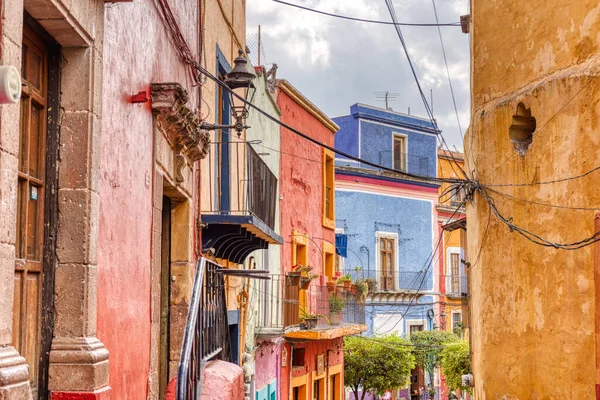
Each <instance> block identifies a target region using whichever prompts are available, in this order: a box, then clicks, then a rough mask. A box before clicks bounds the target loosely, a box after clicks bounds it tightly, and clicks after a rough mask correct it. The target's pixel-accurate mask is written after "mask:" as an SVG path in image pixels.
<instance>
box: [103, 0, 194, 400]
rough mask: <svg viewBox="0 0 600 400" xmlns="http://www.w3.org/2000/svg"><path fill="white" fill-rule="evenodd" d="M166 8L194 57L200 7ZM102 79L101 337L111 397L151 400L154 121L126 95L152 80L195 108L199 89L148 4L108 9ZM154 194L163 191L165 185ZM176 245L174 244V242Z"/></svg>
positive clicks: (147, 110)
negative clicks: (182, 94) (178, 88)
mask: <svg viewBox="0 0 600 400" xmlns="http://www.w3.org/2000/svg"><path fill="white" fill-rule="evenodd" d="M171 7H172V10H173V13H174V14H175V18H176V19H177V21H178V23H179V26H180V28H181V31H182V32H183V35H184V36H185V39H186V41H187V43H188V45H189V46H190V48H191V49H192V51H194V49H196V48H197V28H196V27H197V20H198V15H197V13H198V3H197V2H196V1H192V0H186V1H182V2H177V4H176V5H175V4H174V3H171ZM140 27H143V35H140V32H141V31H140V29H141V28H140ZM104 76H105V86H104V93H103V117H104V121H105V123H104V125H103V131H102V160H101V165H100V194H101V195H100V216H101V218H100V227H99V256H98V258H99V277H98V303H99V307H98V331H99V333H98V336H99V337H100V338H101V340H103V341H104V342H105V344H106V347H107V348H108V349H109V350H110V352H111V359H110V363H111V365H110V368H111V374H110V382H111V386H112V388H113V398H119V399H146V398H147V397H148V396H150V397H151V398H156V397H155V396H157V394H156V393H154V392H153V389H152V387H153V385H154V383H153V382H156V379H157V377H156V371H155V370H154V371H153V373H151V367H150V365H151V357H155V356H156V355H155V354H154V353H156V352H157V351H158V348H157V347H156V346H154V347H152V348H151V327H153V329H154V330H155V329H156V328H157V319H156V318H153V317H152V316H151V302H150V299H151V287H152V285H154V286H153V287H154V288H155V289H154V290H153V292H155V293H156V288H158V293H160V282H159V276H151V258H150V256H151V244H152V232H151V226H152V206H153V181H154V180H155V177H154V154H153V152H154V148H153V135H154V130H153V117H152V113H151V110H150V103H146V104H144V105H142V106H141V107H140V106H137V105H135V104H131V103H130V102H129V96H131V95H132V94H135V93H137V92H139V91H142V90H145V91H147V93H148V94H150V92H149V85H150V83H151V82H179V83H180V84H182V85H183V86H184V87H185V88H186V89H187V90H188V94H189V95H190V104H191V105H195V104H197V91H196V90H195V89H193V88H192V87H191V85H189V80H188V77H187V75H186V70H185V68H184V65H183V64H182V63H181V61H180V60H179V58H178V56H177V55H176V53H175V51H174V46H173V44H172V43H171V39H170V37H169V36H168V35H167V32H166V31H165V28H164V26H163V23H162V21H161V19H160V16H159V14H158V10H157V9H156V7H155V5H154V3H153V2H151V1H139V0H136V1H134V2H133V3H121V4H117V5H114V6H112V7H108V8H107V10H106V29H105V55H104ZM154 184H156V182H154ZM159 184H160V185H162V180H161V181H160V182H159ZM158 189H159V190H160V193H162V187H161V188H158ZM161 201H162V200H160V199H159V201H158V203H160V202H161ZM158 203H157V204H158ZM158 215H159V217H160V213H159V214H158ZM188 219H189V218H188ZM185 239H186V240H185V242H186V243H180V244H179V245H180V246H182V245H183V246H186V245H187V246H189V245H190V244H189V238H185ZM173 242H174V243H176V244H177V243H179V242H178V238H173ZM158 245H160V241H158ZM158 251H160V248H159V249H158ZM149 375H150V382H151V383H150V391H151V392H152V393H151V394H149V393H148V390H149Z"/></svg>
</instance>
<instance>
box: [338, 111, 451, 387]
mask: <svg viewBox="0 0 600 400" xmlns="http://www.w3.org/2000/svg"><path fill="white" fill-rule="evenodd" d="M333 120H334V121H335V122H336V123H337V124H338V125H339V126H340V131H339V132H338V133H337V134H336V141H335V146H336V149H339V150H341V151H342V152H345V153H347V154H349V155H352V156H355V157H359V158H361V159H363V160H365V161H368V162H371V163H373V164H377V165H382V166H384V167H387V168H393V169H395V170H398V171H402V172H405V173H409V174H412V175H413V177H408V176H406V175H401V174H399V173H395V172H388V171H384V170H381V169H377V168H374V167H372V166H369V165H366V164H363V163H357V162H355V161H353V160H351V159H348V158H345V157H342V156H338V157H337V158H336V227H337V232H338V233H339V234H341V235H344V236H345V237H346V240H347V251H348V253H347V257H346V258H345V259H343V260H340V262H339V263H340V264H343V267H342V269H343V271H344V273H349V274H351V275H352V276H353V277H354V278H355V279H358V278H369V279H371V280H372V281H373V282H374V285H373V287H372V288H371V289H370V290H369V293H368V296H367V299H366V314H367V323H368V325H369V330H368V334H369V335H378V334H389V333H397V334H400V335H406V336H408V335H410V333H411V332H414V331H415V330H429V329H433V328H434V325H436V323H437V322H436V321H437V320H438V319H439V314H438V313H439V307H438V304H437V301H438V296H437V293H438V288H439V281H438V278H439V277H438V275H437V268H438V265H437V263H438V258H437V256H436V255H437V251H436V247H437V244H438V240H439V235H440V232H439V229H438V221H437V210H436V205H437V198H438V185H436V184H432V183H430V182H427V181H425V180H424V179H419V178H418V176H421V177H435V176H436V173H437V143H436V141H437V137H436V131H435V130H434V128H433V126H432V124H431V123H430V122H429V121H426V120H424V119H421V118H418V117H415V116H410V115H406V114H401V113H397V112H393V111H389V110H384V109H380V108H377V107H372V106H368V105H363V104H355V105H353V106H351V107H350V114H349V115H347V116H342V117H338V118H334V119H333ZM414 375H415V376H413V379H412V381H414V384H413V385H412V386H413V387H411V388H410V389H408V390H405V392H404V395H405V396H408V395H409V394H408V393H407V392H408V391H410V392H411V394H412V393H413V392H415V390H416V391H418V389H419V384H420V385H421V386H422V385H423V378H422V373H421V374H420V373H419V372H418V371H417V370H415V371H414Z"/></svg>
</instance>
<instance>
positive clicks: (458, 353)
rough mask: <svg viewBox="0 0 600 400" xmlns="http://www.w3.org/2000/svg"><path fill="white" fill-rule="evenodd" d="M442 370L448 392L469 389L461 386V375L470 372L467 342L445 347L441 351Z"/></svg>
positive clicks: (450, 344)
mask: <svg viewBox="0 0 600 400" xmlns="http://www.w3.org/2000/svg"><path fill="white" fill-rule="evenodd" d="M442 369H443V370H444V375H446V383H447V384H448V387H449V388H450V390H453V389H461V390H468V389H469V388H468V387H465V386H463V385H462V375H465V374H468V373H469V371H470V370H471V356H470V351H469V343H468V342H467V341H460V342H457V343H449V344H447V345H446V347H445V348H444V350H443V351H442Z"/></svg>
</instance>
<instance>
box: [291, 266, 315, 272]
mask: <svg viewBox="0 0 600 400" xmlns="http://www.w3.org/2000/svg"><path fill="white" fill-rule="evenodd" d="M292 270H293V271H294V272H300V273H302V272H306V273H309V272H310V271H312V267H311V266H310V265H302V264H296V265H294V267H293V268H292Z"/></svg>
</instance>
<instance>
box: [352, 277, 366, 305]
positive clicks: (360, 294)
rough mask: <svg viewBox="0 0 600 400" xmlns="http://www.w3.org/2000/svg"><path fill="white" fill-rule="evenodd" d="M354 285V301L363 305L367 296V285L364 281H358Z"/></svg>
mask: <svg viewBox="0 0 600 400" xmlns="http://www.w3.org/2000/svg"><path fill="white" fill-rule="evenodd" d="M354 284H355V286H356V300H357V301H358V302H359V303H364V302H365V301H366V300H367V295H368V294H369V285H368V284H367V282H366V280H365V279H359V280H357V281H356V282H355V283H354Z"/></svg>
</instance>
